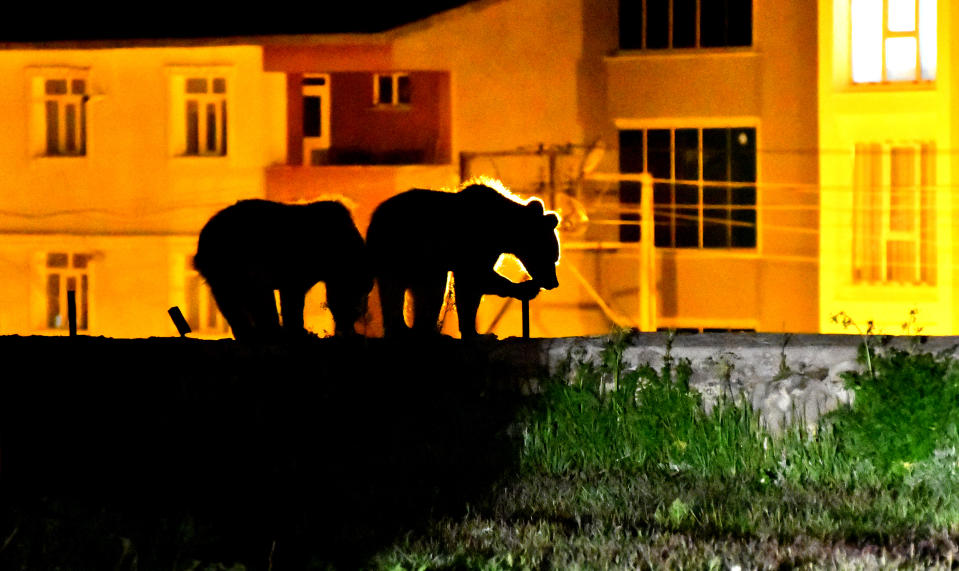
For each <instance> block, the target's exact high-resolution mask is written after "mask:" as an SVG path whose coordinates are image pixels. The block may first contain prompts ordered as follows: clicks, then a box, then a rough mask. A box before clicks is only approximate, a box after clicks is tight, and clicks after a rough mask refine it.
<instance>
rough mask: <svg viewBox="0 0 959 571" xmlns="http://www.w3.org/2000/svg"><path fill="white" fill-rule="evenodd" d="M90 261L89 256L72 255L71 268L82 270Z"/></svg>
mask: <svg viewBox="0 0 959 571" xmlns="http://www.w3.org/2000/svg"><path fill="white" fill-rule="evenodd" d="M89 261H90V255H89V254H74V255H73V267H74V268H77V269H79V270H82V269H84V268H86V267H87V265H88V263H89Z"/></svg>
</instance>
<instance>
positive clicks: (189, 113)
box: [186, 101, 200, 155]
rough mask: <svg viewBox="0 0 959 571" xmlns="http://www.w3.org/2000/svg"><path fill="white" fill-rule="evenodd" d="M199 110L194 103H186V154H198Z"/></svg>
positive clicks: (197, 105)
mask: <svg viewBox="0 0 959 571" xmlns="http://www.w3.org/2000/svg"><path fill="white" fill-rule="evenodd" d="M199 114H200V108H199V104H198V103H197V102H196V101H187V102H186V154H188V155H197V154H199V153H200V115H199Z"/></svg>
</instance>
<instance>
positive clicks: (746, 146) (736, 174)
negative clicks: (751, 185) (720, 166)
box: [729, 129, 756, 182]
mask: <svg viewBox="0 0 959 571" xmlns="http://www.w3.org/2000/svg"><path fill="white" fill-rule="evenodd" d="M730 146H731V152H730V164H729V180H731V181H733V182H756V129H734V130H732V131H731V132H730Z"/></svg>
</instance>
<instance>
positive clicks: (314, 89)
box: [301, 73, 331, 165]
mask: <svg viewBox="0 0 959 571" xmlns="http://www.w3.org/2000/svg"><path fill="white" fill-rule="evenodd" d="M303 79H304V80H309V79H312V80H316V79H320V80H323V84H322V85H307V84H306V83H305V82H304V83H303V85H302V86H301V89H302V95H303V98H304V99H305V98H306V97H319V98H320V136H319V137H307V136H306V134H305V133H304V135H303V164H304V165H310V164H313V163H312V160H311V159H312V156H313V152H314V151H323V150H328V149H329V148H330V141H331V139H330V106H331V101H330V92H331V87H330V74H328V73H306V74H303Z"/></svg>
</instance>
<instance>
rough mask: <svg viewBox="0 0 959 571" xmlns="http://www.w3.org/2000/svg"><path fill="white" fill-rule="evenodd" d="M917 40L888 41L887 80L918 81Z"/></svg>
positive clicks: (898, 39)
mask: <svg viewBox="0 0 959 571" xmlns="http://www.w3.org/2000/svg"><path fill="white" fill-rule="evenodd" d="M916 49H917V46H916V38H888V39H886V79H887V80H889V81H912V80H915V79H916Z"/></svg>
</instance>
